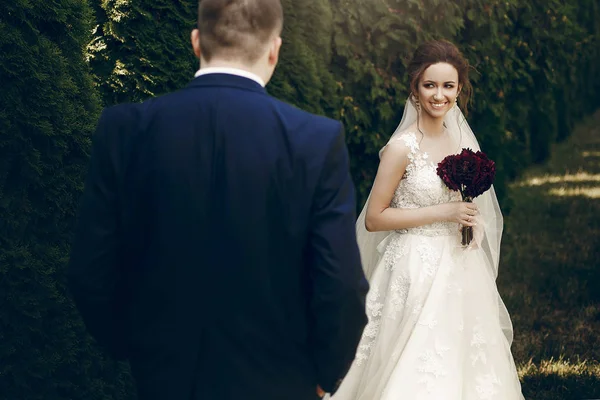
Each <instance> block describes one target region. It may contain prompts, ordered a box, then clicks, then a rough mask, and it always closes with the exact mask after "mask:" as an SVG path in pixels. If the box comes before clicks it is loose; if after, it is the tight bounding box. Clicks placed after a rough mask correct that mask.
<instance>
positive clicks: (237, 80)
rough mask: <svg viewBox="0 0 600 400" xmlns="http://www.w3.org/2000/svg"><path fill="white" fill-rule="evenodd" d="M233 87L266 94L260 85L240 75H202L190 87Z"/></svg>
mask: <svg viewBox="0 0 600 400" xmlns="http://www.w3.org/2000/svg"><path fill="white" fill-rule="evenodd" d="M219 86H221V87H232V88H237V89H242V90H249V91H253V92H259V93H266V92H267V91H266V89H265V88H264V87H262V86H261V85H260V84H259V83H257V82H255V81H253V80H252V79H248V78H245V77H242V76H238V75H231V74H225V73H215V74H206V75H200V76H199V77H197V78H195V79H194V80H192V82H190V84H189V85H188V87H219Z"/></svg>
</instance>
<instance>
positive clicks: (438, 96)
mask: <svg viewBox="0 0 600 400" xmlns="http://www.w3.org/2000/svg"><path fill="white" fill-rule="evenodd" d="M458 92H459V82H458V71H457V70H456V68H454V66H453V65H452V64H448V63H445V62H440V63H437V64H433V65H431V66H430V67H429V68H427V69H426V70H425V71H424V72H423V76H422V77H421V79H420V81H419V87H418V96H419V103H420V104H421V110H422V111H424V112H425V115H429V116H430V117H432V118H435V119H438V118H443V117H444V116H445V115H446V113H447V112H448V111H450V109H451V108H452V107H453V106H454V102H455V101H456V97H457V96H458Z"/></svg>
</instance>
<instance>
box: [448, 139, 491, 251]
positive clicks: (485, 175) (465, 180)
mask: <svg viewBox="0 0 600 400" xmlns="http://www.w3.org/2000/svg"><path fill="white" fill-rule="evenodd" d="M437 174H438V175H439V177H440V178H442V181H444V183H445V184H446V186H448V188H449V189H450V190H457V191H459V192H460V194H461V196H462V199H463V201H467V202H472V201H473V199H474V198H475V197H477V196H479V195H481V194H483V193H484V192H485V191H487V190H488V189H489V188H490V187H491V186H492V183H493V182H494V177H495V176H496V164H495V163H494V162H493V161H492V160H490V159H489V158H488V156H487V155H486V154H485V153H483V152H481V151H477V152H474V151H473V150H471V149H463V150H462V152H461V153H460V154H455V155H450V156H448V157H446V158H444V159H443V160H442V161H441V162H440V163H439V164H438V167H437ZM471 240H473V227H471V226H463V228H462V244H463V246H466V245H468V244H469V243H471Z"/></svg>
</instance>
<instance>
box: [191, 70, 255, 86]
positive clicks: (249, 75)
mask: <svg viewBox="0 0 600 400" xmlns="http://www.w3.org/2000/svg"><path fill="white" fill-rule="evenodd" d="M207 74H229V75H237V76H241V77H244V78H248V79H252V80H253V81H255V82H256V83H258V84H259V85H260V86H262V87H265V81H263V80H262V79H261V78H260V76H258V75H256V74H253V73H252V72H249V71H244V70H243V69H238V68H229V67H209V68H200V69H199V70H198V71H197V72H196V74H195V75H194V77H195V78H197V77H199V76H201V75H207Z"/></svg>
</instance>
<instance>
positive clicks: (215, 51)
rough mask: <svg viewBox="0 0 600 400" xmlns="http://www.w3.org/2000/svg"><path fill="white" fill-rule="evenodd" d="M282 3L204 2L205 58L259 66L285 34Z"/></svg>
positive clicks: (252, 0)
mask: <svg viewBox="0 0 600 400" xmlns="http://www.w3.org/2000/svg"><path fill="white" fill-rule="evenodd" d="M282 27H283V10H282V7H281V2H280V0H200V1H199V2H198V30H199V31H200V48H201V51H202V57H203V58H204V59H205V60H207V61H210V59H211V58H213V57H222V58H224V59H227V60H234V61H244V62H249V63H254V62H256V61H257V60H258V59H259V58H260V56H261V55H262V54H263V53H264V51H265V50H266V46H267V44H268V43H269V41H270V40H271V39H272V38H273V37H275V35H279V34H281V29H282Z"/></svg>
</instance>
